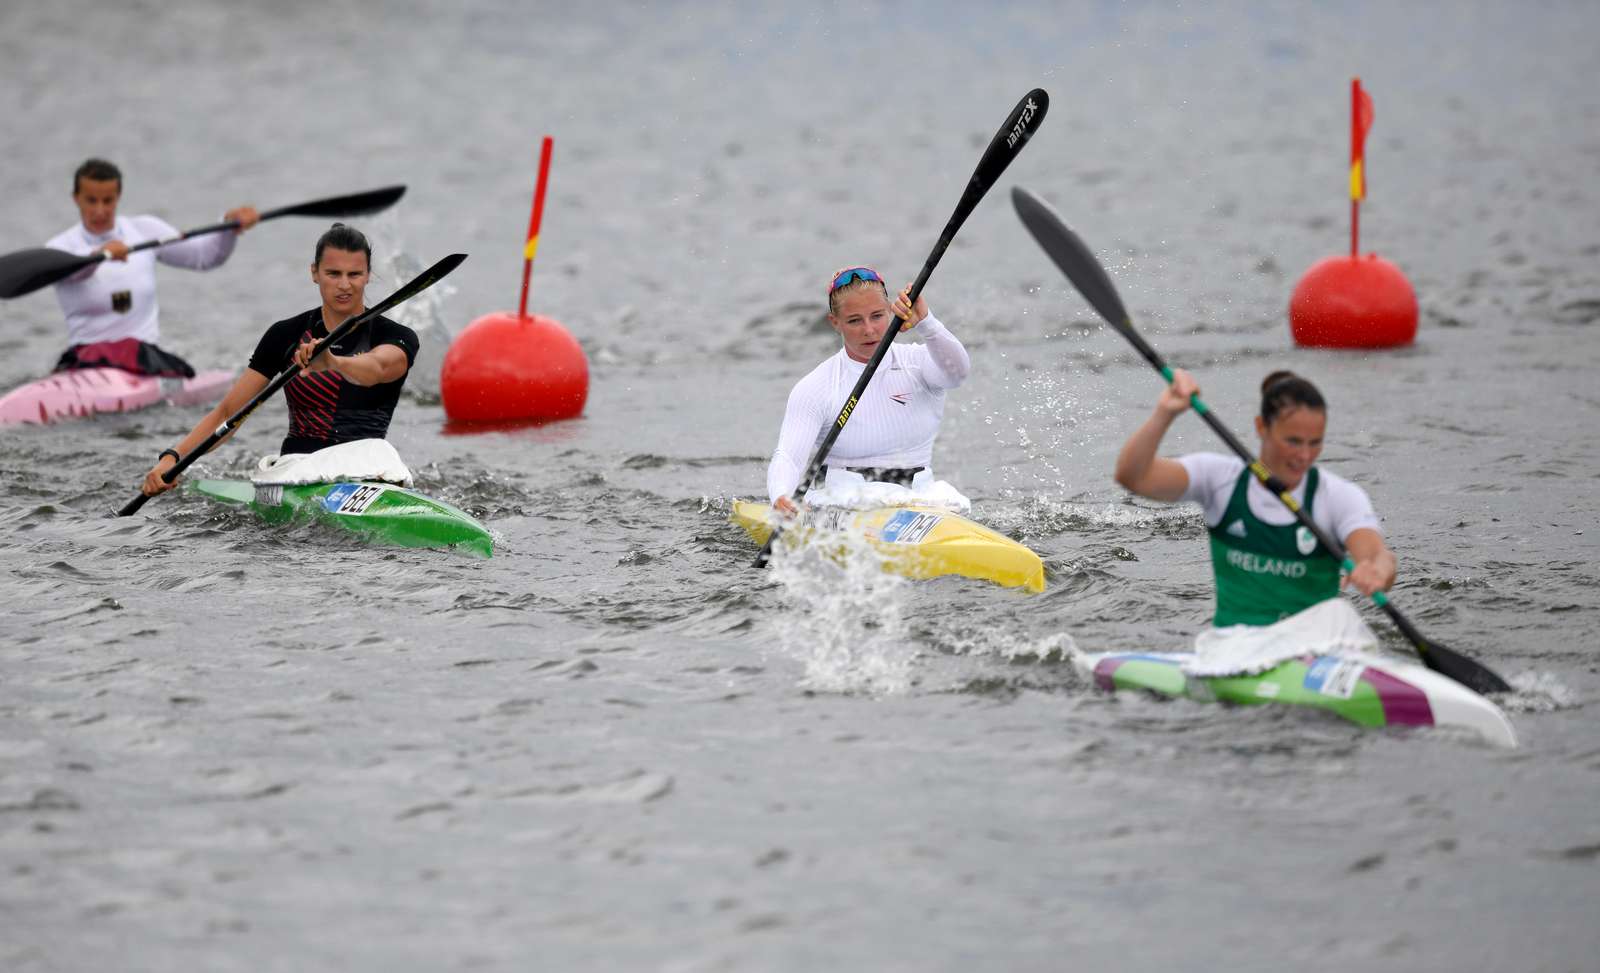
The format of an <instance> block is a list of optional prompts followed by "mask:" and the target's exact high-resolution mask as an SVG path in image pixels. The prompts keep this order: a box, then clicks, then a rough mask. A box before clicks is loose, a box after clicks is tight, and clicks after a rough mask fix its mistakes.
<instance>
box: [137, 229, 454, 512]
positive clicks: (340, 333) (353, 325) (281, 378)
mask: <svg viewBox="0 0 1600 973" xmlns="http://www.w3.org/2000/svg"><path fill="white" fill-rule="evenodd" d="M465 259H467V255H466V254H464V253H452V254H451V255H450V256H448V257H446V258H444V259H443V260H441V261H439V262H438V263H436V264H434V265H433V266H432V267H429V268H428V269H427V270H425V271H423V272H422V273H421V274H419V275H417V276H416V277H415V278H414V279H412V280H411V281H410V283H408V284H406V285H405V286H404V287H402V288H400V289H399V290H397V291H395V292H394V293H393V294H390V295H389V296H388V297H387V298H386V299H384V301H383V302H382V303H381V304H379V305H378V306H377V307H373V308H368V309H367V310H366V311H365V312H363V313H362V314H359V315H356V316H355V317H352V318H350V319H348V320H346V321H345V322H344V323H343V324H341V325H339V326H338V327H337V328H334V329H333V333H332V334H330V335H328V336H327V337H326V338H323V339H322V340H321V341H319V342H317V346H316V348H314V349H312V352H311V358H312V359H313V360H315V359H316V357H317V356H318V355H320V354H322V353H323V351H325V350H326V349H327V348H328V346H329V345H332V344H334V343H335V342H337V341H338V340H339V339H340V338H343V337H344V336H345V335H347V334H349V333H350V332H352V331H354V330H355V329H357V328H359V327H361V326H362V325H363V324H366V323H367V322H368V321H371V320H372V319H373V318H375V317H377V316H378V315H380V314H382V313H383V312H385V311H387V310H389V309H390V308H393V307H395V306H397V305H399V304H403V303H405V302H406V301H409V300H410V299H411V298H413V297H416V296H417V295H418V294H421V293H422V292H423V291H425V290H427V289H428V288H430V287H432V286H433V285H434V284H437V283H438V282H439V281H440V280H442V279H443V278H444V276H445V275H446V274H448V273H450V271H452V270H455V269H456V267H458V266H460V264H461V261H463V260H465ZM298 374H300V366H299V365H297V364H295V363H294V362H290V363H289V364H288V365H287V366H286V367H285V368H284V370H283V371H281V372H279V373H278V376H277V377H276V378H274V379H273V380H272V381H271V382H269V383H268V384H267V387H266V388H264V389H262V390H261V391H260V392H257V393H256V394H255V397H253V398H252V399H251V400H250V401H249V402H246V403H245V404H244V407H243V408H241V409H240V410H239V411H238V412H235V413H234V414H233V415H231V416H229V417H228V418H227V420H226V421H224V422H223V423H222V425H220V426H218V427H217V428H216V431H215V432H213V433H212V434H211V435H209V436H207V437H206V438H205V441H204V442H202V443H201V444H200V445H198V446H196V447H195V448H194V449H191V450H190V451H189V452H187V453H185V454H184V455H182V456H180V457H178V462H177V463H175V464H173V467H172V469H170V470H168V471H166V472H165V473H163V474H161V478H162V479H163V480H166V481H167V482H168V483H171V482H172V481H173V480H176V479H177V478H178V474H180V473H182V472H183V471H184V470H186V469H188V468H189V466H190V464H192V463H193V462H194V461H195V460H197V459H199V458H200V457H202V456H204V455H205V454H206V453H207V452H209V451H210V450H211V448H212V447H214V446H216V445H217V443H220V442H222V441H223V440H224V439H226V438H228V436H230V435H232V434H233V432H234V430H236V429H238V428H239V427H240V426H241V425H243V424H244V421H245V420H246V419H248V418H250V413H252V412H254V411H256V407H257V406H259V405H261V403H263V402H265V401H267V400H268V399H270V398H272V395H273V393H275V392H277V391H278V390H279V389H281V388H283V386H284V385H285V384H286V383H287V382H288V381H289V379H291V378H294V377H295V376H296V375H298ZM149 499H150V497H149V496H148V495H146V494H144V493H142V492H141V493H140V494H139V495H138V496H136V497H134V498H133V499H132V500H129V501H128V502H127V503H126V504H124V505H123V507H122V509H121V510H118V511H117V516H118V517H129V516H132V515H133V514H135V513H137V512H138V511H139V508H140V507H142V506H144V505H145V501H147V500H149Z"/></svg>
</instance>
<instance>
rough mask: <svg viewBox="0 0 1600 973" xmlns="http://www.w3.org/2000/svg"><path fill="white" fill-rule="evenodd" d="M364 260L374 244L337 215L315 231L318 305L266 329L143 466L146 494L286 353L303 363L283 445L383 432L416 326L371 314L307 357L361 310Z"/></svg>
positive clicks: (322, 443) (298, 448)
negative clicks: (173, 439)
mask: <svg viewBox="0 0 1600 973" xmlns="http://www.w3.org/2000/svg"><path fill="white" fill-rule="evenodd" d="M371 265H372V245H371V244H369V243H368V242H367V238H366V237H365V236H364V235H362V234H361V233H360V231H358V230H356V229H354V228H353V227H349V226H346V225H344V224H343V223H335V224H333V226H332V227H331V228H330V229H329V230H328V231H327V232H326V233H324V234H322V236H321V238H319V239H318V240H317V247H316V252H315V254H314V256H313V258H312V262H311V280H312V282H313V283H315V284H316V285H317V289H318V291H319V292H320V294H321V296H322V303H321V305H319V306H318V307H314V308H312V309H311V310H309V311H305V312H303V313H301V314H297V315H295V316H294V317H291V318H285V319H284V320H282V321H279V322H277V323H276V324H274V325H272V327H270V328H268V329H267V331H266V333H265V334H263V335H262V336H261V340H260V341H259V342H257V344H256V350H255V353H254V354H252V355H251V356H250V364H249V366H248V367H247V368H246V369H245V370H244V374H242V375H240V376H239V378H238V380H237V381H236V382H234V384H233V388H231V389H229V390H228V394H227V395H225V396H223V398H222V401H221V402H219V403H218V404H217V405H216V406H215V407H214V408H213V409H212V410H211V411H210V412H208V413H207V414H206V415H205V417H204V418H202V419H201V420H200V421H199V422H198V423H196V424H195V427H194V429H193V430H192V431H190V433H189V434H188V435H187V436H185V437H184V438H183V439H182V440H181V441H180V442H178V443H177V444H176V446H175V447H174V448H172V449H165V450H162V451H161V455H160V456H159V457H158V458H157V460H156V465H155V466H153V467H151V468H150V471H149V472H148V473H146V474H145V477H144V484H143V490H144V492H145V493H146V494H148V495H150V496H154V495H155V494H158V493H162V492H164V491H167V490H170V489H172V488H173V487H174V486H176V485H177V483H178V481H177V480H174V481H173V482H171V483H168V482H167V481H166V480H164V479H162V474H163V473H165V472H166V471H167V470H170V469H171V468H172V467H173V466H174V465H176V463H177V461H178V458H179V457H180V456H182V455H185V454H187V453H188V452H189V451H190V450H192V449H195V448H196V447H198V446H199V445H200V444H201V443H202V442H203V441H205V439H206V437H207V436H209V435H210V434H211V432H212V431H213V430H214V429H216V428H217V427H218V426H220V425H221V424H222V423H223V421H224V420H226V419H227V418H228V417H229V416H231V415H233V414H234V413H235V412H238V411H239V410H240V409H242V408H244V406H245V404H246V403H248V402H249V401H250V400H251V399H252V398H253V397H255V395H256V394H257V393H259V392H260V391H261V390H262V389H264V388H266V387H267V385H268V384H269V383H270V382H271V380H272V377H273V376H274V375H276V374H278V373H279V372H281V371H282V370H283V369H284V368H285V367H286V366H287V365H289V364H290V363H291V362H293V363H295V364H298V365H300V366H301V367H302V369H303V371H301V372H300V374H298V375H296V376H295V377H294V378H292V379H290V380H289V382H288V383H287V384H286V385H284V387H283V392H284V396H285V398H286V399H287V400H288V403H289V435H288V436H287V437H286V438H285V439H284V440H283V446H282V447H281V449H280V452H281V454H282V455H285V456H288V455H294V454H303V453H314V452H317V451H318V450H322V449H325V448H327V447H329V446H336V445H339V444H342V443H348V442H353V441H355V440H361V439H383V437H384V436H385V435H386V434H387V433H388V431H389V420H390V418H391V417H392V416H393V415H394V408H395V405H396V404H397V403H398V402H399V401H400V390H401V388H402V387H404V385H405V381H406V375H407V374H408V373H409V372H410V370H411V365H412V363H413V362H415V361H416V357H417V347H418V342H417V335H416V332H414V331H412V330H411V329H410V328H408V327H406V326H404V325H402V324H399V323H398V322H395V321H391V320H390V319H389V318H386V317H383V316H382V315H379V316H378V317H376V318H374V319H373V320H371V321H369V322H367V323H365V324H363V325H361V327H359V328H357V329H356V330H355V331H354V332H353V333H351V334H349V335H346V336H345V337H343V338H341V339H340V340H339V342H338V343H337V344H335V345H333V346H332V347H331V348H329V349H328V350H327V351H324V352H323V353H322V354H321V355H318V356H317V357H316V358H315V359H314V360H313V359H311V358H310V355H311V352H312V351H313V349H314V348H315V345H316V343H317V342H318V341H319V340H321V339H322V338H326V337H327V336H328V335H329V334H330V333H331V332H333V331H334V330H335V329H337V328H338V327H339V325H341V324H343V323H344V322H345V320H346V319H348V318H350V317H352V316H354V315H358V314H361V313H363V312H365V311H366V303H365V295H366V288H367V281H368V276H369V273H370V268H371ZM224 441H225V440H224ZM219 445H220V443H219Z"/></svg>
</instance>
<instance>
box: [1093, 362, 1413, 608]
mask: <svg viewBox="0 0 1600 973" xmlns="http://www.w3.org/2000/svg"><path fill="white" fill-rule="evenodd" d="M1199 391H1200V388H1199V386H1198V385H1197V384H1196V383H1195V380H1194V377H1193V376H1192V375H1190V374H1189V373H1188V372H1185V371H1183V370H1181V369H1179V370H1176V371H1175V372H1174V374H1173V380H1172V383H1171V384H1170V385H1168V386H1167V388H1166V390H1165V391H1164V392H1162V394H1161V398H1160V399H1159V400H1158V401H1157V402H1156V409H1155V413H1154V414H1153V415H1151V416H1150V418H1149V419H1148V420H1146V421H1145V423H1144V425H1142V426H1140V427H1139V429H1138V430H1137V431H1135V432H1134V434H1133V435H1132V436H1130V437H1129V438H1128V441H1127V443H1126V444H1124V445H1123V447H1122V452H1121V453H1120V454H1119V455H1118V456H1117V470H1116V479H1117V482H1118V483H1120V484H1121V485H1122V486H1124V487H1126V488H1127V489H1129V490H1131V491H1133V492H1134V493H1137V494H1139V495H1140V496H1143V497H1149V498H1150V499H1152V500H1163V501H1166V502H1169V503H1172V502H1182V501H1189V502H1194V503H1198V504H1200V506H1201V508H1202V510H1203V512H1204V519H1205V524H1206V529H1207V531H1208V532H1209V533H1210V535H1211V565H1212V569H1213V571H1214V572H1215V574H1216V583H1217V609H1216V615H1215V616H1214V617H1213V619H1212V624H1213V625H1214V626H1215V627H1216V628H1226V627H1229V626H1235V625H1246V626H1263V625H1271V624H1274V623H1276V622H1278V621H1280V620H1282V619H1285V618H1288V617H1290V616H1293V615H1296V614H1298V613H1300V612H1302V611H1304V610H1306V609H1309V608H1311V607H1313V606H1315V605H1317V604H1319V603H1321V602H1324V601H1327V600H1328V599H1330V598H1333V597H1335V596H1336V595H1338V593H1339V588H1340V577H1339V575H1340V568H1339V562H1337V561H1335V560H1334V559H1333V558H1332V557H1330V556H1329V554H1328V552H1327V551H1324V550H1322V549H1321V545H1320V544H1319V543H1318V542H1317V539H1316V537H1315V535H1313V534H1312V533H1311V531H1309V530H1307V529H1306V528H1305V527H1303V526H1301V525H1300V524H1299V523H1298V522H1297V521H1296V520H1295V517H1294V514H1292V513H1290V511H1289V509H1288V508H1287V507H1285V506H1284V505H1283V502H1282V501H1281V500H1279V499H1278V498H1277V496H1275V495H1274V494H1273V493H1271V492H1270V491H1268V490H1267V488H1266V487H1264V486H1262V485H1261V483H1260V482H1259V481H1258V480H1257V479H1256V478H1255V476H1254V475H1252V474H1251V473H1250V471H1249V470H1248V469H1246V468H1245V464H1244V461H1243V460H1241V459H1239V458H1238V457H1236V456H1233V455H1231V454H1230V455H1223V454H1220V453H1190V454H1188V455H1186V456H1181V457H1178V458H1177V459H1168V458H1165V457H1159V456H1157V455H1156V450H1157V448H1158V447H1159V446H1160V445H1161V439H1162V437H1163V436H1165V435H1166V432H1167V429H1168V427H1170V426H1171V425H1172V422H1173V420H1174V419H1176V418H1177V417H1178V416H1180V415H1182V414H1183V413H1184V412H1186V411H1188V409H1189V396H1190V395H1192V394H1196V393H1198V392H1199ZM1327 425H1328V408H1327V404H1326V402H1325V401H1324V400H1323V398H1322V394H1321V393H1320V392H1318V391H1317V389H1316V386H1314V385H1312V384H1311V383H1310V382H1308V381H1306V380H1305V379H1303V378H1301V377H1300V376H1298V375H1295V374H1294V373H1293V372H1287V371H1278V372H1273V373H1272V374H1271V375H1268V376H1267V377H1266V379H1265V380H1264V381H1263V382H1262V383H1261V413H1260V415H1258V416H1257V417H1256V434H1257V435H1258V436H1260V437H1261V451H1260V459H1261V462H1262V463H1264V464H1265V465H1266V466H1267V468H1268V469H1269V470H1271V471H1272V473H1273V474H1275V475H1276V476H1277V477H1278V479H1280V480H1282V481H1283V483H1284V484H1285V485H1286V486H1288V487H1289V489H1290V492H1291V493H1292V495H1293V496H1294V498H1295V499H1296V500H1297V501H1298V502H1299V503H1300V504H1301V505H1302V506H1303V507H1304V508H1305V510H1306V512H1307V513H1309V514H1310V515H1311V517H1312V519H1313V520H1314V521H1315V522H1316V523H1317V525H1318V526H1319V527H1321V528H1323V529H1324V530H1326V531H1327V532H1328V533H1330V534H1332V535H1333V536H1335V537H1337V538H1339V540H1340V541H1342V542H1343V543H1344V545H1345V548H1346V550H1347V551H1348V552H1349V555H1350V557H1351V559H1353V560H1354V561H1355V565H1356V567H1355V570H1354V571H1352V572H1351V573H1350V575H1349V576H1348V577H1347V578H1345V579H1344V584H1346V585H1348V586H1350V587H1352V588H1355V589H1356V590H1358V591H1360V592H1361V593H1362V594H1364V595H1370V594H1372V593H1373V592H1374V591H1378V590H1380V589H1381V590H1385V591H1387V590H1388V589H1389V586H1390V585H1392V584H1394V578H1395V560H1394V555H1393V554H1391V553H1390V551H1389V548H1388V547H1387V546H1386V545H1385V544H1384V542H1383V534H1382V533H1381V531H1380V529H1379V526H1378V516H1377V514H1376V513H1374V512H1373V509H1372V501H1371V500H1369V499H1368V498H1367V494H1366V491H1364V490H1362V489H1361V488H1360V487H1358V486H1356V485H1355V484H1354V483H1351V482H1350V481H1349V480H1346V479H1344V478H1343V477H1340V476H1336V475H1335V474H1333V473H1330V472H1328V471H1327V470H1323V469H1319V468H1318V467H1317V466H1316V465H1315V464H1316V461H1317V457H1318V456H1319V455H1320V454H1321V453H1322V445H1323V434H1324V432H1325V431H1326V429H1327Z"/></svg>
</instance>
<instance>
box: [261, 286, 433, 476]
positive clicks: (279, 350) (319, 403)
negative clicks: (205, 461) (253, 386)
mask: <svg viewBox="0 0 1600 973" xmlns="http://www.w3.org/2000/svg"><path fill="white" fill-rule="evenodd" d="M327 336H328V329H327V328H325V327H324V326H323V323H322V308H321V307H314V308H312V309H311V310H309V311H306V312H305V313H303V314H297V315H295V316H294V317H292V318H287V319H285V320H283V321H279V322H278V323H276V324H274V325H273V326H272V327H270V328H268V329H267V333H266V334H264V335H262V336H261V341H260V342H259V343H257V345H256V350H255V354H253V355H251V356H250V368H251V370H252V371H255V372H258V373H260V374H262V375H264V376H266V377H267V378H271V377H272V376H274V375H276V374H278V373H279V372H281V371H283V370H284V368H286V367H287V366H288V365H289V364H290V363H291V362H292V361H293V359H294V350H295V349H296V348H298V347H299V346H300V343H301V342H305V341H320V340H321V339H323V338H326V337H327ZM378 345H394V346H396V347H398V348H399V349H400V350H401V351H403V352H405V354H406V374H407V375H409V374H410V373H411V366H412V364H414V363H415V362H416V360H417V347H418V342H417V334H416V332H415V331H412V330H411V329H410V328H408V327H406V326H405V325H403V324H400V323H398V322H395V321H391V320H389V319H388V318H386V317H384V316H382V315H379V316H378V317H376V318H373V319H372V320H371V321H368V322H367V323H366V324H363V325H362V326H361V327H359V328H357V329H356V330H355V331H354V332H353V333H351V334H348V335H345V336H344V337H343V338H341V339H339V341H338V343H337V344H335V345H334V346H333V347H332V348H331V349H330V350H331V351H332V352H333V353H334V354H335V355H341V356H343V355H358V354H360V353H361V352H364V351H370V350H371V349H373V348H375V347H377V346H378ZM405 384H406V376H405V375H402V376H400V377H399V378H397V379H395V380H394V381H392V382H383V383H381V384H378V385H356V384H355V383H354V382H349V381H346V380H345V377H344V376H343V375H340V374H339V373H338V372H317V373H316V374H314V375H307V374H305V373H303V372H302V373H301V374H298V375H296V376H295V377H294V378H291V379H290V380H289V381H288V382H287V383H285V384H284V386H283V394H284V396H285V397H286V398H287V399H288V400H289V435H288V436H286V437H285V438H284V440H283V446H282V447H281V449H280V450H279V451H280V452H282V453H284V454H285V455H287V454H290V453H314V452H316V451H317V450H319V449H322V448H324V447H327V446H336V445H338V444H339V443H346V442H349V441H351V440H352V439H382V438H383V437H384V436H385V435H386V434H387V433H388V432H389V420H390V418H391V417H393V416H394V407H395V405H397V404H398V403H399V401H400V390H401V389H402V388H404V387H405Z"/></svg>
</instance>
